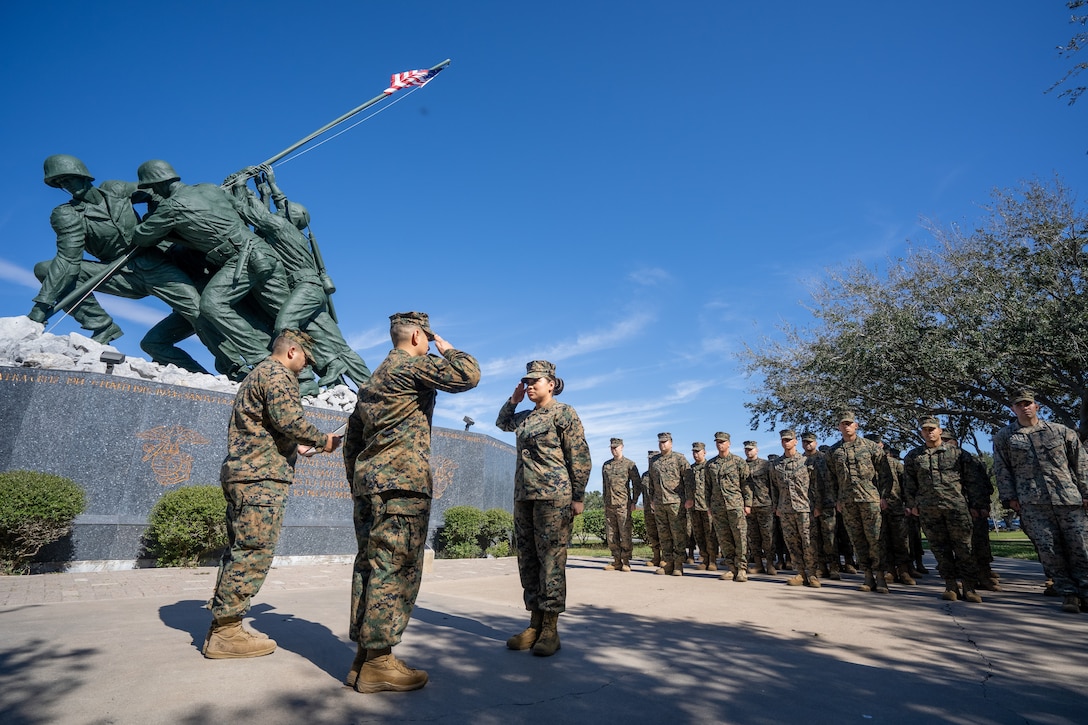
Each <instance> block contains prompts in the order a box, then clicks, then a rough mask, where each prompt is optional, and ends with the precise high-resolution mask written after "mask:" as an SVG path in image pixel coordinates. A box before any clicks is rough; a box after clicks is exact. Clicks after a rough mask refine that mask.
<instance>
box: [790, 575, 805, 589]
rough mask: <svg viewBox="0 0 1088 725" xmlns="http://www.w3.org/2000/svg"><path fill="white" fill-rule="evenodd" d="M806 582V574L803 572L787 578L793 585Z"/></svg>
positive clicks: (796, 585) (797, 585)
mask: <svg viewBox="0 0 1088 725" xmlns="http://www.w3.org/2000/svg"><path fill="white" fill-rule="evenodd" d="M804 583H805V575H804V574H801V573H797V574H794V575H793V576H791V577H790V578H789V579H787V580H786V584H787V585H789V586H791V587H799V586H801V585H802V584H804Z"/></svg>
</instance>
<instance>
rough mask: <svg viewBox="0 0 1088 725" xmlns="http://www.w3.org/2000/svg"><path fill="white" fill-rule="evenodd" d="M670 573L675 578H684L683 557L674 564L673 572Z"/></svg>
mask: <svg viewBox="0 0 1088 725" xmlns="http://www.w3.org/2000/svg"><path fill="white" fill-rule="evenodd" d="M670 573H671V574H672V575H673V576H684V558H683V557H680V558H679V559H677V560H676V561H675V562H673V565H672V572H670Z"/></svg>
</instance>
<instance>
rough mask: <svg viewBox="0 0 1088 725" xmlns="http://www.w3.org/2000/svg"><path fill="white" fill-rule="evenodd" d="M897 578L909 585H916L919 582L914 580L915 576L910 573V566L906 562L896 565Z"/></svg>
mask: <svg viewBox="0 0 1088 725" xmlns="http://www.w3.org/2000/svg"><path fill="white" fill-rule="evenodd" d="M895 580H896V581H897V582H899V583H900V584H906V585H907V586H909V587H912V586H914V585H916V584H917V583H918V582H916V581H914V577H912V576H911V575H910V567H908V566H906V565H905V564H900V565H899V566H897V567H895Z"/></svg>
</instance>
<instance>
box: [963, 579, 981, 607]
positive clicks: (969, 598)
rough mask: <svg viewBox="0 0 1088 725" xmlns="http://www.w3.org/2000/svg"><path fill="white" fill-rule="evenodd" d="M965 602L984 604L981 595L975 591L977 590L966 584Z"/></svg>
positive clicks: (964, 587) (964, 588) (964, 589)
mask: <svg viewBox="0 0 1088 725" xmlns="http://www.w3.org/2000/svg"><path fill="white" fill-rule="evenodd" d="M963 601H965V602H973V603H975V604H982V597H981V596H980V595H979V593H978V592H976V591H975V588H974V587H973V586H971V585H970V584H967V583H964V585H963Z"/></svg>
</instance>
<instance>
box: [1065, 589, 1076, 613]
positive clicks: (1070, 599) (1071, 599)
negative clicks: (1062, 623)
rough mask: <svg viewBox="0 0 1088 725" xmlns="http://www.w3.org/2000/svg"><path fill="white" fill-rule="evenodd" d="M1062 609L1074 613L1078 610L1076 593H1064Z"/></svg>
mask: <svg viewBox="0 0 1088 725" xmlns="http://www.w3.org/2000/svg"><path fill="white" fill-rule="evenodd" d="M1062 611H1063V612H1069V613H1070V614H1076V613H1077V612H1079V611H1080V597H1078V596H1077V595H1076V594H1066V595H1065V596H1064V597H1063V598H1062Z"/></svg>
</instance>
